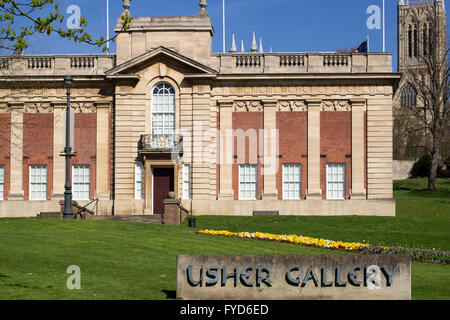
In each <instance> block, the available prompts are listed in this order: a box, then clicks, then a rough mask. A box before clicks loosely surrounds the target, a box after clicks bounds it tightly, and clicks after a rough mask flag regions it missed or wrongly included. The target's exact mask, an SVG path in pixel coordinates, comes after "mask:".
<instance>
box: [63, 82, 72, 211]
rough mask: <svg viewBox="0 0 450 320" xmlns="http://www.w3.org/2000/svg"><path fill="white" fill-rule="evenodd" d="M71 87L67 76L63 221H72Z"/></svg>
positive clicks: (65, 85)
mask: <svg viewBox="0 0 450 320" xmlns="http://www.w3.org/2000/svg"><path fill="white" fill-rule="evenodd" d="M72 85H73V78H72V77H71V76H67V77H65V78H64V87H65V88H66V89H67V93H66V94H67V107H66V146H65V147H64V156H65V157H66V183H65V185H64V189H65V191H64V210H63V218H64V219H73V210H72V184H71V181H70V158H71V157H72V147H71V146H70V89H71V88H72Z"/></svg>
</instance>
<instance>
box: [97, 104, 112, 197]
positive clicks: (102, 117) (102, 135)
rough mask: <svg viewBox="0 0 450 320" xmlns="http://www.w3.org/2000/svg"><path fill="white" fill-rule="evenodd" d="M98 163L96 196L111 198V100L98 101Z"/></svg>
mask: <svg viewBox="0 0 450 320" xmlns="http://www.w3.org/2000/svg"><path fill="white" fill-rule="evenodd" d="M96 105H97V163H96V188H97V190H96V191H95V197H96V198H98V199H100V200H109V199H110V196H111V192H110V188H109V176H110V172H109V143H110V141H109V114H110V106H111V102H108V101H105V102H97V103H96Z"/></svg>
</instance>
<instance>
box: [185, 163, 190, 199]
mask: <svg viewBox="0 0 450 320" xmlns="http://www.w3.org/2000/svg"><path fill="white" fill-rule="evenodd" d="M190 198H191V165H190V164H189V163H184V164H183V199H186V200H187V199H190Z"/></svg>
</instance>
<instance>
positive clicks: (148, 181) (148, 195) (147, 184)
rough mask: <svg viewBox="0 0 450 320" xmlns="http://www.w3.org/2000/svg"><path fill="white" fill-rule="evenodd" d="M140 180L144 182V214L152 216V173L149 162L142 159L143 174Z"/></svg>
mask: <svg viewBox="0 0 450 320" xmlns="http://www.w3.org/2000/svg"><path fill="white" fill-rule="evenodd" d="M142 180H143V181H144V199H145V206H144V214H153V184H152V182H153V172H152V165H151V163H150V160H149V159H147V158H144V172H143V177H142Z"/></svg>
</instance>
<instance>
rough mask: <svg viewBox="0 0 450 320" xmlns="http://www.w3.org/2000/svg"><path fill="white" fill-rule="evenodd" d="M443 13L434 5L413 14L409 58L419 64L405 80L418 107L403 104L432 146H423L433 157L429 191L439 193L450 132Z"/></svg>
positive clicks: (407, 71)
mask: <svg viewBox="0 0 450 320" xmlns="http://www.w3.org/2000/svg"><path fill="white" fill-rule="evenodd" d="M440 10H442V7H441V6H438V5H436V3H435V4H434V5H431V6H426V7H423V10H421V11H413V12H412V25H414V30H415V31H414V33H413V34H414V39H413V41H411V40H410V41H409V48H408V49H409V55H410V57H412V58H414V59H417V64H415V65H414V66H409V67H408V68H407V70H406V72H405V74H404V76H405V79H406V82H407V83H408V84H409V85H411V86H412V87H414V89H415V94H416V95H417V103H415V102H416V100H414V103H402V108H406V109H407V111H408V112H409V113H410V114H411V116H413V117H414V118H415V119H416V120H417V123H418V124H419V126H418V127H417V128H414V129H413V130H421V131H423V132H424V133H425V135H426V137H427V138H428V140H429V143H426V144H424V145H422V146H420V147H421V148H423V149H424V150H426V151H427V152H428V153H429V154H430V157H431V167H430V171H429V174H428V189H429V190H435V189H436V186H435V184H436V176H437V170H438V167H439V162H440V161H441V159H440V157H441V152H442V150H441V146H442V145H444V144H442V139H443V137H444V133H445V132H446V131H447V130H448V128H449V122H448V120H449V110H450V107H449V101H448V97H449V82H448V81H449V68H448V63H447V59H448V57H449V56H448V53H449V49H448V47H447V42H446V36H445V35H446V30H445V23H443V20H442V19H443V18H442V17H441V14H442V13H441V12H440ZM444 14H445V13H444ZM416 30H418V31H416ZM402 98H403V97H402ZM409 102H410V100H409ZM411 129H412V128H411Z"/></svg>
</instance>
